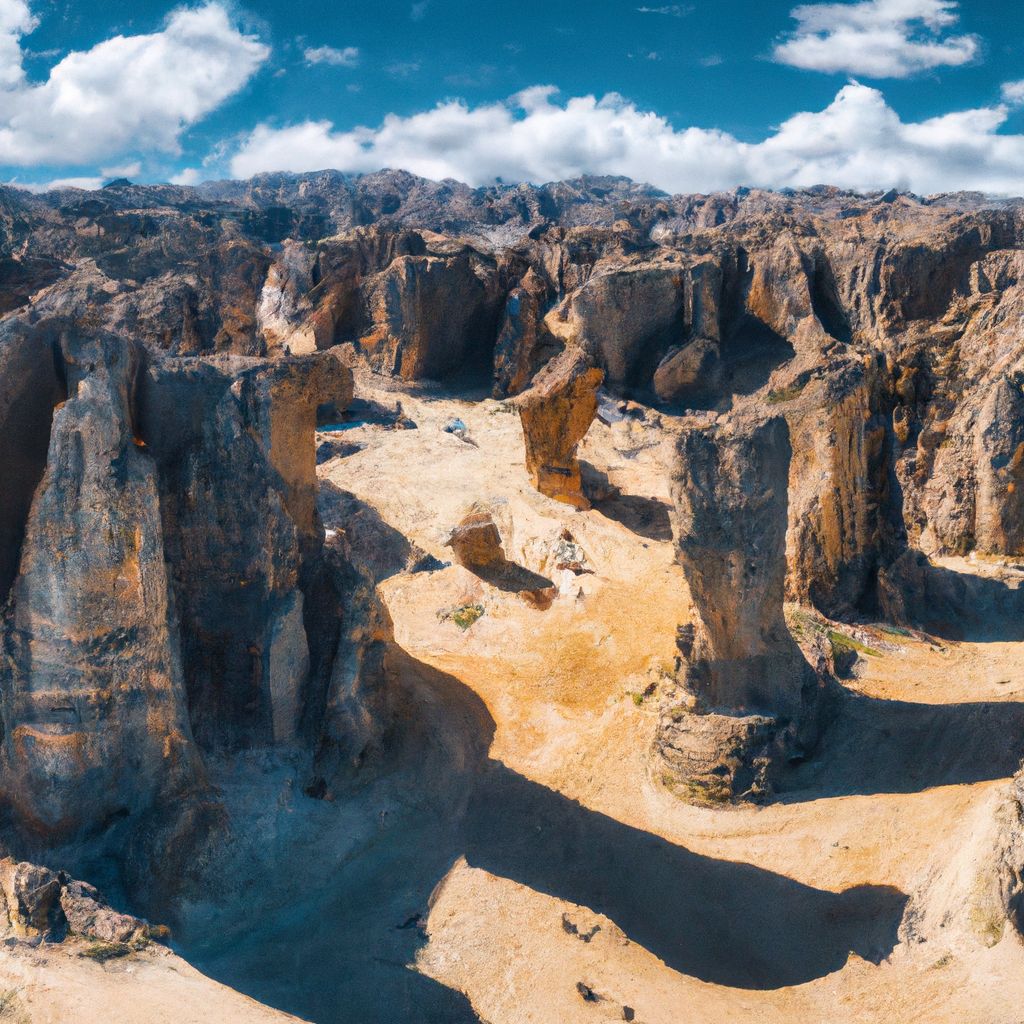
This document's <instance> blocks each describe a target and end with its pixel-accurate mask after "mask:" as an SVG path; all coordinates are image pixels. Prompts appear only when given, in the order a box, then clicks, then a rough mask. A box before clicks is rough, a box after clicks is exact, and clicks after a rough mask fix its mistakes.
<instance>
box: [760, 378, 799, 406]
mask: <svg viewBox="0 0 1024 1024" xmlns="http://www.w3.org/2000/svg"><path fill="white" fill-rule="evenodd" d="M805 387H807V381H803V382H800V381H796V382H795V383H793V384H789V385H787V386H786V387H784V388H772V390H771V391H769V392H768V404H769V405H781V404H782V403H783V402H792V401H793V399H794V398H798V397H799V396H800V393H801V392H802V391H803V389H804V388H805Z"/></svg>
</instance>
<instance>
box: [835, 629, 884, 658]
mask: <svg viewBox="0 0 1024 1024" xmlns="http://www.w3.org/2000/svg"><path fill="white" fill-rule="evenodd" d="M828 641H829V643H830V644H831V645H832V653H833V654H835V653H836V652H845V653H854V654H864V655H866V656H867V657H869V658H880V657H881V656H882V652H881V651H876V650H875V648H874V647H868V645H867V644H862V643H861V642H860V641H859V640H855V639H854V638H853V637H852V636H847V635H846V634H845V633H840V632H839V631H838V630H836V629H830V630H829V631H828Z"/></svg>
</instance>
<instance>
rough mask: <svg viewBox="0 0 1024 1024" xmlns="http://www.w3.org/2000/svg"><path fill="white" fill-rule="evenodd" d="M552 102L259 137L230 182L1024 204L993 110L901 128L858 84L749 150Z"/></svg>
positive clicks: (251, 139) (1021, 165)
mask: <svg viewBox="0 0 1024 1024" xmlns="http://www.w3.org/2000/svg"><path fill="white" fill-rule="evenodd" d="M556 93H557V90H556V89H555V88H554V87H553V86H534V87H532V88H530V89H527V90H525V91H524V92H521V93H518V94H517V95H515V96H513V97H512V98H511V99H510V100H509V101H507V102H505V103H491V104H484V105H481V106H477V107H470V106H468V105H467V104H465V103H464V102H461V101H449V102H445V103H441V104H439V105H438V106H436V107H434V108H433V109H432V110H428V111H425V112H423V113H419V114H414V115H412V116H410V117H399V116H397V115H394V114H392V115H389V116H388V117H386V118H385V119H384V121H383V123H382V124H381V125H380V126H379V127H377V128H355V129H353V130H351V131H336V130H335V129H334V128H333V126H332V125H331V124H330V122H328V121H306V122H303V123H302V124H296V125H293V126H290V127H284V128H275V127H271V126H269V125H266V124H262V125H259V126H257V127H256V128H255V130H254V131H252V132H251V133H250V135H249V136H248V137H247V138H246V139H245V140H244V141H243V143H242V144H241V146H240V148H239V149H238V151H237V152H236V153H235V155H234V157H233V158H232V160H231V170H232V173H233V174H235V175H236V176H238V177H249V176H250V175H253V174H256V173H258V172H260V171H274V170H282V171H311V170H321V169H323V168H337V169H339V170H342V171H349V172H367V171H375V170H378V169H379V168H381V167H401V168H404V169H406V170H409V171H412V172H414V173H416V174H421V175H423V176H424V177H428V178H435V179H441V178H447V177H450V178H456V179H458V180H460V181H466V182H469V183H470V184H474V185H481V184H488V183H492V182H494V181H495V180H496V179H498V178H501V179H503V180H506V181H532V182H545V181H556V180H559V179H563V178H572V177H576V176H578V175H580V174H584V173H588V174H623V175H628V176H629V177H631V178H634V179H636V180H638V181H649V182H651V183H652V184H654V185H656V186H658V187H660V188H663V189H665V190H667V191H671V192H708V191H714V190H716V189H723V188H731V187H733V186H735V185H740V184H746V185H759V186H764V187H773V188H779V187H783V186H794V187H805V186H810V185H815V184H821V183H826V184H833V185H838V186H841V187H845V188H851V189H857V190H865V191H866V190H871V189H888V188H892V187H899V188H906V189H911V190H913V191H915V192H919V193H933V192H940V191H949V190H957V189H978V190H981V191H986V192H992V193H1002V194H1010V193H1014V194H1021V193H1024V136H1022V135H1009V134H1003V133H1001V132H1000V131H999V129H1000V128H1001V127H1002V125H1003V124H1004V122H1005V121H1006V119H1007V117H1008V115H1009V108H1008V107H1007V106H1005V105H1002V104H1000V105H996V106H991V107H983V108H980V109H976V110H967V111H963V112H958V113H952V114H947V115H944V116H942V117H935V118H930V119H928V120H925V121H918V122H904V121H902V120H901V119H900V117H899V115H898V114H897V113H896V111H895V110H893V109H892V108H891V107H890V106H889V105H888V104H887V103H886V101H885V98H884V96H883V95H882V93H881V92H879V91H878V90H877V89H873V88H869V87H868V86H865V85H861V84H859V83H856V82H853V83H851V84H849V85H847V86H845V87H844V88H843V89H841V90H840V91H839V93H838V95H837V96H836V97H835V99H834V100H833V102H832V103H830V104H829V105H828V107H826V108H825V109H824V110H820V111H814V112H807V113H798V114H795V115H793V116H792V117H790V118H789V119H788V120H787V121H785V122H783V124H782V125H780V126H779V127H778V128H777V129H776V130H775V132H774V133H773V134H772V135H770V136H769V137H768V138H766V139H764V140H763V141H762V142H757V143H747V142H741V141H740V140H738V139H736V138H735V137H734V136H732V135H730V134H728V133H726V132H722V131H717V130H713V129H706V128H685V129H682V130H676V129H674V128H673V127H672V126H671V125H670V124H669V123H668V121H667V120H665V119H664V118H663V117H659V116H658V115H657V114H654V113H650V112H645V111H642V110H639V109H638V108H637V107H636V106H635V105H634V104H633V103H630V102H629V101H627V100H625V99H623V98H622V97H621V96H619V95H617V94H614V93H612V94H609V95H607V96H605V97H604V98H602V99H597V98H595V97H593V96H579V97H574V98H571V99H569V100H568V101H566V102H565V103H564V104H562V103H558V102H556V101H555V98H554V97H555V94H556Z"/></svg>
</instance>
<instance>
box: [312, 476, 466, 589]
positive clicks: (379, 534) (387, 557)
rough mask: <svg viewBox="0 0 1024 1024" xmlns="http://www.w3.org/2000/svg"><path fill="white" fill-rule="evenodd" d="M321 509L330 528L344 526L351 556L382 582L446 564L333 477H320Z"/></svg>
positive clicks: (337, 528)
mask: <svg viewBox="0 0 1024 1024" xmlns="http://www.w3.org/2000/svg"><path fill="white" fill-rule="evenodd" d="M317 511H318V512H319V513H320V519H321V521H322V522H323V525H324V527H325V528H326V529H328V530H344V531H345V534H346V535H347V537H348V540H349V550H350V557H351V558H352V560H353V562H355V563H356V564H357V565H359V566H360V568H362V569H364V570H365V571H366V572H368V573H369V574H370V576H371V577H372V578H373V579H374V580H375V581H376V582H377V583H380V582H381V581H382V580H386V579H387V578H388V577H389V576H394V575H395V574H396V573H399V572H431V571H433V570H435V569H443V568H444V567H445V565H446V563H445V562H441V561H439V560H438V559H436V558H433V557H432V556H431V555H429V554H427V552H425V551H424V550H423V549H422V548H421V547H419V546H418V545H416V544H413V543H412V542H411V541H409V539H408V538H407V537H406V536H405V534H403V533H402V532H401V531H400V530H396V529H395V527H393V526H392V525H391V524H390V523H388V522H387V521H386V520H384V519H383V518H382V517H381V514H380V513H379V512H378V511H377V510H376V509H375V508H374V507H373V506H372V505H370V504H368V503H367V502H365V501H363V500H362V499H361V498H358V497H356V495H354V494H353V493H352V492H351V491H346V490H343V489H342V488H340V487H338V485H337V484H334V483H332V482H331V481H330V480H323V479H321V480H320V488H319V494H318V496H317Z"/></svg>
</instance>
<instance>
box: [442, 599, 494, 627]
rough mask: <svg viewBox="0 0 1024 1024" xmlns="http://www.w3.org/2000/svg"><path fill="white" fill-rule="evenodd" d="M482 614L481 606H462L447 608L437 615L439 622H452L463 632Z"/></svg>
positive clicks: (482, 608)
mask: <svg viewBox="0 0 1024 1024" xmlns="http://www.w3.org/2000/svg"><path fill="white" fill-rule="evenodd" d="M483 614H484V606H483V605H482V604H463V605H459V606H458V607H456V608H448V609H446V610H445V611H441V612H438V613H437V619H438V621H439V622H454V623H455V625H456V626H458V627H459V629H461V630H463V631H465V630H467V629H469V627H470V626H472V625H473V623H474V622H476V621H477V619H479V618H480V617H481V616H482V615H483Z"/></svg>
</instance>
